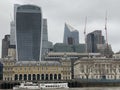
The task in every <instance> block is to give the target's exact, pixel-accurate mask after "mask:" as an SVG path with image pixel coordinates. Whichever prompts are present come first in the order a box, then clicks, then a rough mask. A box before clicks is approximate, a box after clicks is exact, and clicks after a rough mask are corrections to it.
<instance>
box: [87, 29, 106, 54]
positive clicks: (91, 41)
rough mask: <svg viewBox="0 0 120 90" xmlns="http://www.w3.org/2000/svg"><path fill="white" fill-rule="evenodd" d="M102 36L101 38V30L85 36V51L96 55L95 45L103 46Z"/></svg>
mask: <svg viewBox="0 0 120 90" xmlns="http://www.w3.org/2000/svg"><path fill="white" fill-rule="evenodd" d="M104 43H105V40H104V36H102V31H101V30H95V31H93V32H91V33H89V34H87V50H88V52H92V53H96V52H97V44H104Z"/></svg>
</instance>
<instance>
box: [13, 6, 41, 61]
mask: <svg viewBox="0 0 120 90" xmlns="http://www.w3.org/2000/svg"><path fill="white" fill-rule="evenodd" d="M15 15H16V20H15V22H16V55H17V60H19V61H39V60H41V52H42V11H41V8H40V7H38V6H35V5H21V6H18V7H17V9H16V12H15Z"/></svg>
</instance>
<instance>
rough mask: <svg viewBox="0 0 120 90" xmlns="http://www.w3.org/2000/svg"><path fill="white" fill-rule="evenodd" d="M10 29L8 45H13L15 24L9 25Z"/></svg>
mask: <svg viewBox="0 0 120 90" xmlns="http://www.w3.org/2000/svg"><path fill="white" fill-rule="evenodd" d="M10 27H11V30H10V45H15V22H14V21H12V22H11V23H10Z"/></svg>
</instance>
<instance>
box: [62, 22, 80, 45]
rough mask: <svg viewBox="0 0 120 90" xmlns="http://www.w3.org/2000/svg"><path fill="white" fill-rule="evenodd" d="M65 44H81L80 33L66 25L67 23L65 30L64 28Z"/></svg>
mask: <svg viewBox="0 0 120 90" xmlns="http://www.w3.org/2000/svg"><path fill="white" fill-rule="evenodd" d="M63 43H64V44H67V45H76V44H79V32H78V31H77V30H76V29H74V28H73V27H71V26H70V25H68V24H66V23H65V28H64V40H63Z"/></svg>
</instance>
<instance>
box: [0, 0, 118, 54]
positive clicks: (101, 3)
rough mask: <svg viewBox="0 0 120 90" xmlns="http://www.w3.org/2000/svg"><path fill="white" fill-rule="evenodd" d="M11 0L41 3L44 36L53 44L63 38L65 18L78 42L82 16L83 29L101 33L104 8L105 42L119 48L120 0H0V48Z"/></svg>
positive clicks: (10, 15) (10, 14)
mask: <svg viewBox="0 0 120 90" xmlns="http://www.w3.org/2000/svg"><path fill="white" fill-rule="evenodd" d="M14 4H21V5H23V4H34V5H37V6H39V7H41V8H42V12H43V17H44V18H47V21H48V39H49V41H52V42H53V43H54V44H55V43H58V42H63V35H64V24H65V22H66V23H68V24H70V25H71V26H72V27H74V28H75V29H77V30H78V31H79V37H80V38H79V39H80V43H84V33H83V32H84V26H85V17H86V16H87V25H86V33H90V32H92V31H94V30H102V34H103V35H105V30H104V28H105V13H106V11H107V18H108V21H107V30H108V43H109V44H111V46H112V49H113V51H114V52H118V51H119V50H120V47H119V46H120V41H119V38H120V10H119V8H120V0H0V51H1V47H2V46H1V43H2V39H3V38H4V35H6V34H9V33H10V22H11V21H12V20H13V18H14V15H13V13H14V12H13V11H14V8H13V7H14ZM0 54H1V52H0Z"/></svg>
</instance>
